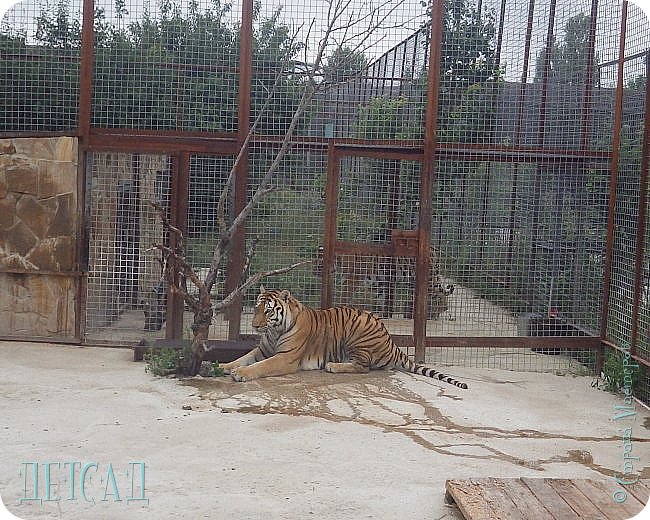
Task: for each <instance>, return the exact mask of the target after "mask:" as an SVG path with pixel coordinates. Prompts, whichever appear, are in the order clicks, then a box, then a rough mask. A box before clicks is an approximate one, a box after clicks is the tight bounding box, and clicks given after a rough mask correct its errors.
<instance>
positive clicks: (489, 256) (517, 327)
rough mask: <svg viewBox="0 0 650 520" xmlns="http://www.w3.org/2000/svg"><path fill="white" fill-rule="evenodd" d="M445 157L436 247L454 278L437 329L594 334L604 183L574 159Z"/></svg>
mask: <svg viewBox="0 0 650 520" xmlns="http://www.w3.org/2000/svg"><path fill="white" fill-rule="evenodd" d="M465 159H466V160H464V161H440V162H439V163H438V175H437V186H436V189H435V194H434V211H433V223H432V231H433V238H432V242H433V244H434V245H435V246H436V247H437V248H438V250H439V251H440V259H441V260H440V270H441V276H442V278H443V279H446V280H447V281H453V282H454V283H456V291H455V292H454V294H453V295H452V296H451V297H450V298H449V307H450V309H449V311H448V315H447V319H445V320H442V321H440V322H439V323H438V324H436V327H435V328H432V327H431V326H430V327H429V328H430V329H431V333H434V332H435V333H434V334H432V335H460V336H517V335H524V336H527V335H531V336H579V335H584V334H585V333H586V332H587V331H592V332H594V333H595V332H597V329H598V325H599V316H600V314H599V304H600V298H601V293H602V269H603V265H604V254H603V252H604V232H605V229H606V214H605V213H604V211H605V210H606V208H605V207H603V203H601V202H599V201H606V193H607V192H606V190H605V188H606V186H601V187H599V188H598V189H596V188H594V187H592V186H591V183H590V173H591V172H590V171H589V170H587V169H585V168H581V167H579V166H575V165H574V166H571V165H568V164H564V165H563V164H561V163H558V164H553V165H540V164H530V163H515V164H511V163H485V162H479V161H474V162H469V161H468V160H467V159H469V158H465Z"/></svg>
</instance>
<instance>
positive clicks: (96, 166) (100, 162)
mask: <svg viewBox="0 0 650 520" xmlns="http://www.w3.org/2000/svg"><path fill="white" fill-rule="evenodd" d="M87 169H88V172H89V176H88V179H89V180H88V182H89V186H88V193H89V194H90V196H89V197H88V200H87V209H86V214H87V216H88V218H89V234H90V236H91V240H90V248H89V252H88V284H87V294H86V340H87V341H90V342H106V341H111V342H117V343H122V344H124V343H127V344H128V343H133V342H136V341H138V340H139V339H141V338H142V337H143V336H145V337H159V336H161V335H162V334H163V332H162V328H163V327H164V320H165V311H166V299H167V298H166V296H167V290H166V289H167V288H166V284H165V283H164V282H161V272H162V263H161V257H160V252H159V251H157V250H155V249H152V248H153V247H154V246H155V245H156V244H163V243H165V241H166V237H165V232H164V229H163V225H162V223H161V221H160V218H159V217H158V215H157V214H156V211H155V210H154V209H153V208H152V207H151V206H150V204H149V201H151V200H154V201H157V202H159V203H160V204H162V205H163V207H168V205H169V194H170V192H169V179H170V167H169V159H168V157H166V156H163V155H141V154H125V153H93V154H90V155H89V156H88V164H87ZM144 311H146V312H144Z"/></svg>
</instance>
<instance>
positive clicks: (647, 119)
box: [630, 52, 650, 355]
mask: <svg viewBox="0 0 650 520" xmlns="http://www.w3.org/2000/svg"><path fill="white" fill-rule="evenodd" d="M645 59H646V62H645V66H646V73H645V77H646V82H645V110H644V112H643V148H642V150H643V151H642V155H641V178H640V180H639V214H638V216H637V226H636V251H635V259H634V260H635V261H634V298H633V299H632V328H631V330H630V353H631V354H632V355H634V354H636V346H637V342H638V339H639V313H640V312H641V291H642V288H643V255H644V253H645V233H646V216H647V211H648V167H649V166H650V157H648V155H649V154H650V110H648V102H649V101H650V81H648V78H650V52H648V53H647V54H646V58H645Z"/></svg>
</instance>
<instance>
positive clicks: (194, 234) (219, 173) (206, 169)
mask: <svg viewBox="0 0 650 520" xmlns="http://www.w3.org/2000/svg"><path fill="white" fill-rule="evenodd" d="M233 164H234V159H233V158H232V157H210V156H192V157H191V158H190V165H189V172H190V180H189V200H188V204H187V244H186V254H187V260H188V262H189V264H190V265H191V266H192V268H193V269H194V272H195V273H196V274H197V275H198V277H199V278H200V279H201V281H205V278H206V276H207V274H208V271H209V269H210V263H211V261H212V256H213V253H214V250H215V248H216V245H217V241H218V240H219V233H220V230H219V221H218V219H219V214H218V211H217V206H218V202H219V197H220V196H221V192H222V191H223V188H224V186H225V184H226V180H227V179H228V174H229V173H230V170H231V168H232V166H233ZM231 208H232V204H231V201H227V204H226V206H225V208H224V215H223V218H224V219H225V222H226V223H229V222H230V221H231V220H232V209H231ZM227 262H228V258H227V257H226V258H225V261H224V262H222V264H221V265H220V266H219V270H218V274H217V278H216V282H215V284H214V286H213V289H212V291H211V297H212V300H213V302H216V301H220V300H222V299H223V298H224V296H225V295H226V287H225V279H226V267H227ZM187 289H188V292H189V293H190V294H191V295H193V296H198V289H197V288H196V287H195V286H194V285H193V284H192V283H191V282H190V281H187ZM193 318H194V316H193V314H192V313H191V312H189V311H186V312H185V315H184V327H183V335H184V336H185V337H188V338H191V336H192V334H191V329H190V325H191V324H192V320H193ZM210 337H211V339H226V338H227V337H228V324H227V323H226V321H225V320H224V317H223V315H218V316H215V318H214V321H213V325H212V327H211V328H210Z"/></svg>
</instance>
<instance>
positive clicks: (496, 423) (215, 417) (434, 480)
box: [0, 342, 650, 520]
mask: <svg viewBox="0 0 650 520" xmlns="http://www.w3.org/2000/svg"><path fill="white" fill-rule="evenodd" d="M131 359H132V354H131V352H130V351H128V350H120V349H97V348H81V347H68V346H54V345H47V344H40V345H37V344H30V343H8V342H0V396H1V398H0V417H1V422H0V443H1V445H2V446H3V448H4V449H3V450H2V451H1V452H0V494H1V495H2V500H3V501H4V503H5V505H6V506H7V507H8V508H9V509H10V510H11V511H12V512H13V513H15V514H16V515H18V516H19V517H21V518H24V519H29V518H63V519H87V518H99V519H118V518H119V519H130V518H135V519H139V518H156V519H167V518H183V519H197V518H233V519H248V518H250V519H258V518H265V519H267V518H268V519H276V518H277V519H298V518H301V519H302V518H316V519H352V518H354V519H357V518H359V519H361V518H377V519H398V518H399V519H414V520H416V519H457V518H460V515H459V513H458V512H457V510H456V508H455V507H454V506H448V505H445V503H444V500H443V497H444V485H445V480H446V479H450V478H454V479H462V478H470V477H487V476H495V477H519V476H529V477H563V478H571V477H587V478H602V479H611V478H614V476H615V475H617V474H618V475H621V474H622V471H623V457H624V454H625V452H624V444H623V441H622V435H623V432H624V429H625V428H631V433H632V438H631V440H630V441H629V443H627V444H626V446H627V448H631V450H632V451H631V452H630V453H629V454H631V455H633V456H638V457H639V458H640V459H639V460H635V461H634V467H633V472H634V474H635V475H638V474H640V475H641V476H642V478H649V477H650V450H648V447H649V444H648V443H649V442H650V414H649V413H648V412H647V411H646V410H645V409H644V408H642V407H641V405H639V404H638V403H635V404H634V405H633V411H634V414H631V415H630V416H628V417H623V418H621V419H619V420H615V419H614V416H615V415H616V414H617V413H619V412H618V411H617V410H616V409H615V407H616V406H623V405H624V402H623V399H622V397H621V396H615V395H612V394H609V393H606V392H603V391H599V390H595V389H593V388H591V386H590V384H591V381H592V378H590V377H585V376H557V375H553V374H544V373H523V372H511V371H504V370H497V369H471V368H453V369H452V368H450V369H449V370H448V372H449V373H451V374H453V375H455V376H457V377H458V378H460V379H462V380H464V381H466V382H467V383H468V384H469V385H470V388H469V390H460V389H458V388H455V387H452V386H449V385H446V384H443V383H440V382H437V381H434V380H430V379H426V378H424V377H421V376H414V375H410V374H403V373H395V372H373V373H371V374H368V375H356V374H355V375H347V374H326V373H323V372H303V373H299V374H295V375H290V376H283V377H277V378H269V379H262V380H258V381H253V382H249V383H235V382H233V381H232V380H230V379H229V378H219V379H203V378H200V377H197V378H192V379H188V380H184V381H178V380H175V379H160V378H155V377H152V376H151V375H150V374H148V373H145V371H144V364H143V363H133V362H132V361H131ZM627 448H626V449H627ZM70 461H72V462H79V463H80V464H79V465H74V468H75V474H74V480H73V481H74V485H73V486H72V488H73V490H74V493H75V498H74V500H70V499H69V498H70V488H71V486H70V482H69V478H68V475H69V473H70V471H69V468H70V465H67V466H64V463H65V462H70ZM47 462H49V463H52V464H51V465H50V480H51V483H50V497H49V498H50V499H52V500H51V501H45V500H44V501H42V502H40V501H36V500H22V501H21V498H22V499H24V498H34V497H38V498H40V499H44V498H46V483H45V473H46V466H45V464H44V463H47ZM130 462H142V463H144V467H145V468H146V477H145V490H144V496H145V498H148V499H149V501H148V504H147V503H144V502H143V501H127V498H129V497H136V498H139V497H141V496H142V495H141V494H140V493H141V490H140V488H139V485H140V482H141V481H140V480H139V469H140V468H141V467H142V465H132V466H129V463H130ZM32 463H33V464H32ZM36 463H37V464H38V468H39V474H38V479H39V488H38V491H36V492H35V491H34V489H33V469H34V468H35V467H36V466H35V464H36ZM56 463H59V466H57V465H56ZM88 463H97V467H94V466H90V467H89V469H88V470H87V473H86V479H85V480H84V479H81V480H83V481H84V483H85V487H84V490H85V492H86V496H87V497H88V498H89V499H92V498H94V500H95V502H94V503H93V502H92V501H85V500H84V499H83V496H82V494H81V489H80V484H79V481H80V478H81V468H82V467H83V466H84V465H86V464H88ZM109 464H110V465H111V468H112V471H111V469H109ZM133 469H136V470H137V471H136V472H135V478H134V476H133V475H134V474H133V473H132V470H133ZM127 471H129V474H127ZM111 477H112V478H111ZM131 484H135V490H134V491H132V490H131ZM25 490H27V491H25ZM116 494H119V495H120V501H117V497H116ZM57 497H59V498H60V500H58V501H56V500H54V499H56V498H57Z"/></svg>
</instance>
